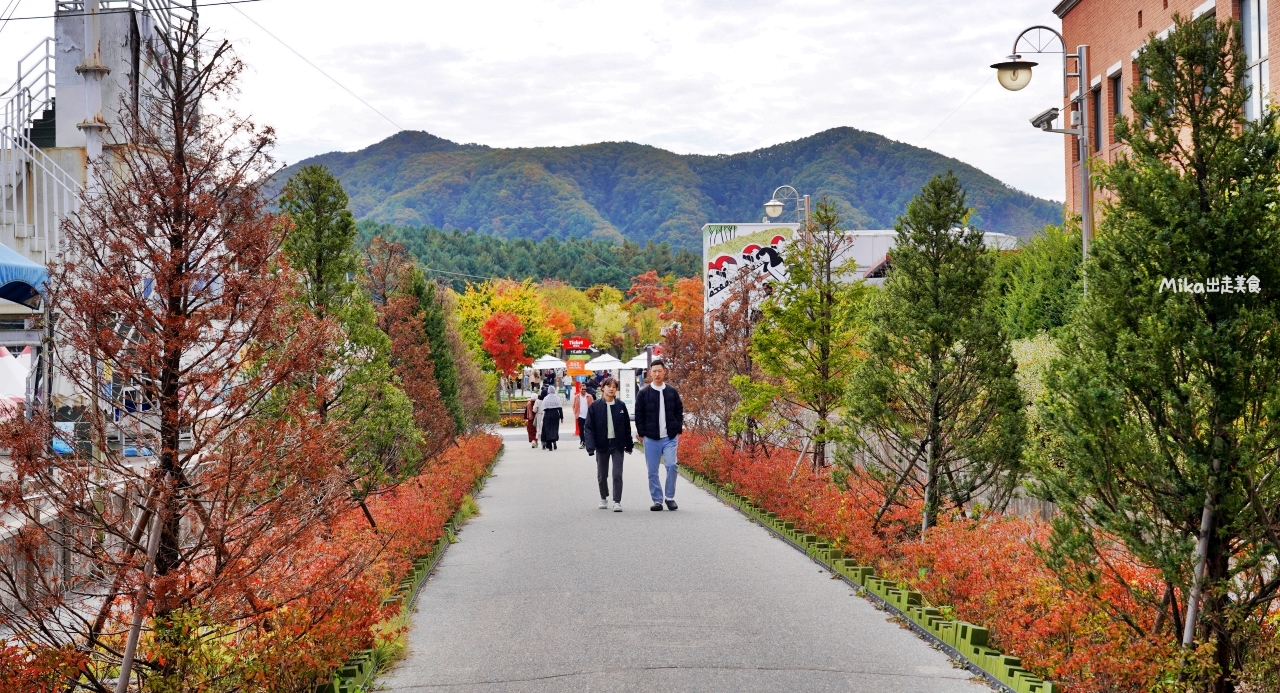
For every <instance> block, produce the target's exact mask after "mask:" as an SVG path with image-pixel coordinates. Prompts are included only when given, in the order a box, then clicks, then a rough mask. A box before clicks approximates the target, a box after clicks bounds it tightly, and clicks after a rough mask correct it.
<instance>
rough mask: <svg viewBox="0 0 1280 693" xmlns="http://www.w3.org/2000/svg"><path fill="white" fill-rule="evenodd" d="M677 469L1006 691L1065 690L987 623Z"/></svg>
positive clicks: (692, 472)
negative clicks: (999, 639) (928, 598)
mask: <svg viewBox="0 0 1280 693" xmlns="http://www.w3.org/2000/svg"><path fill="white" fill-rule="evenodd" d="M679 469H680V473H681V474H683V475H684V476H685V477H686V478H688V479H689V481H691V482H692V483H693V484H694V485H696V486H699V487H701V488H702V489H704V490H706V491H708V492H710V493H711V494H713V495H715V496H716V497H717V498H719V499H721V500H722V501H724V502H725V503H728V504H729V505H730V506H732V507H734V508H735V509H737V510H738V511H739V512H741V513H742V514H743V515H746V516H747V517H748V518H750V519H752V520H754V521H755V522H756V523H757V524H759V525H760V526H761V527H763V528H765V529H766V530H768V531H769V532H770V533H771V534H773V535H774V536H776V537H778V538H779V539H781V540H783V541H785V542H786V543H787V544H790V545H791V547H792V548H794V549H796V550H797V551H800V552H802V553H804V554H805V555H807V556H808V557H809V558H810V559H811V560H812V561H813V562H815V563H817V564H818V565H820V566H822V567H824V568H826V569H827V570H829V571H831V572H832V573H834V574H835V575H836V576H837V577H839V578H840V579H841V580H843V581H844V582H845V583H847V584H848V585H850V586H851V587H853V588H854V590H855V591H856V592H857V593H858V594H859V595H861V596H863V597H866V598H868V599H870V600H871V601H872V602H873V603H875V604H876V605H877V606H879V607H880V608H882V609H883V610H884V611H888V612H889V613H891V614H893V615H895V616H897V617H899V618H900V619H901V621H902V622H903V623H905V624H906V625H908V626H909V627H910V628H911V630H912V631H914V632H915V633H916V634H917V635H918V636H920V637H921V638H923V639H924V640H925V641H927V642H929V644H931V645H933V646H934V647H936V648H937V649H939V650H942V651H943V652H945V653H947V655H948V656H950V657H951V658H952V659H954V660H956V661H958V662H960V663H961V664H963V665H964V667H965V668H966V669H968V670H969V671H970V672H972V673H974V674H976V675H977V676H979V677H981V678H982V679H984V680H985V681H986V682H987V683H988V684H990V685H991V686H993V687H994V688H995V689H996V690H998V691H1001V692H1002V693H1061V690H1062V689H1061V688H1059V687H1057V686H1055V685H1054V684H1053V683H1051V682H1048V681H1043V680H1041V679H1040V678H1039V677H1037V676H1036V675H1035V674H1032V673H1031V672H1029V671H1027V670H1026V669H1023V668H1022V660H1021V659H1019V658H1018V657H1011V656H1008V655H1004V654H1002V653H1000V652H999V651H997V650H994V649H992V648H990V647H988V646H987V643H988V641H989V640H988V637H989V631H988V630H987V629H986V628H983V627H981V626H977V625H974V624H972V623H967V622H965V621H949V620H944V619H943V618H942V615H941V610H940V609H939V608H938V607H935V606H932V605H929V604H928V603H926V602H925V601H924V598H923V596H922V595H921V594H920V593H919V592H917V591H915V590H912V589H910V588H909V587H907V586H905V585H899V584H898V583H897V582H894V581H893V580H887V579H884V578H878V577H876V576H875V571H874V570H873V569H872V568H870V567H868V566H860V565H856V561H854V560H853V559H852V558H845V557H844V554H843V552H841V551H840V549H835V548H832V547H831V543H830V542H828V541H825V540H823V539H822V538H820V537H818V536H817V535H814V534H806V533H804V532H801V531H799V530H797V529H796V525H795V523H794V522H790V521H785V520H783V519H782V518H781V517H779V516H778V515H777V514H776V513H773V512H769V511H767V510H762V509H760V508H758V507H756V505H755V504H753V503H752V502H751V501H750V499H748V498H747V497H745V496H741V495H738V494H736V493H734V492H733V491H731V490H729V489H727V488H725V487H723V486H720V485H719V484H717V483H715V482H714V481H712V480H711V479H710V478H709V477H707V476H705V475H703V474H701V473H700V472H698V471H695V470H692V469H689V468H688V467H685V466H683V465H682V466H680V467H679Z"/></svg>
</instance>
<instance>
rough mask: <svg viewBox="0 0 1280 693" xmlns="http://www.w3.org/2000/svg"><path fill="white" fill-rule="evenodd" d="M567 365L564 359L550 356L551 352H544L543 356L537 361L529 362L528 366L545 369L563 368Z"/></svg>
mask: <svg viewBox="0 0 1280 693" xmlns="http://www.w3.org/2000/svg"><path fill="white" fill-rule="evenodd" d="M567 365H568V364H566V363H565V362H564V361H561V360H560V359H558V358H556V357H554V356H552V355H551V354H546V355H545V356H541V357H539V358H538V360H537V361H534V362H533V363H531V364H529V367H530V368H534V369H537V370H546V369H548V368H552V369H558V368H564V367H565V366H567Z"/></svg>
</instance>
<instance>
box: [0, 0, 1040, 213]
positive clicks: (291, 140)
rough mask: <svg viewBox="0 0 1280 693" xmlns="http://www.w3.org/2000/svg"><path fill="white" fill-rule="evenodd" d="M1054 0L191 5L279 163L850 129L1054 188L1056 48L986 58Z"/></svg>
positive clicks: (23, 11)
mask: <svg viewBox="0 0 1280 693" xmlns="http://www.w3.org/2000/svg"><path fill="white" fill-rule="evenodd" d="M15 1H17V2H18V3H19V4H18V6H17V8H16V10H15V11H14V14H13V16H15V17H25V16H32V15H47V14H51V13H52V10H53V7H54V0H0V10H3V9H4V8H5V6H7V5H8V6H11V3H13V2H15ZM1054 4H1055V3H1054V2H1053V1H1052V0H839V1H834V2H833V1H828V0H808V1H806V2H790V1H789V0H770V1H768V2H760V1H757V0H596V1H594V2H573V1H570V0H560V1H556V0H467V1H466V2H456V1H454V2H439V1H437V0H425V1H424V0H418V1H415V2H411V1H409V0H360V1H359V2H337V1H336V0H260V1H258V2H249V3H246V4H240V5H235V6H227V5H222V6H208V7H204V8H203V9H202V10H201V18H202V22H203V24H204V25H205V27H207V28H209V29H211V30H212V31H213V32H214V34H215V35H217V36H222V37H225V38H227V39H230V40H231V41H233V42H234V43H235V45H236V47H237V50H238V51H239V53H240V55H241V56H242V57H243V58H244V59H245V61H246V62H247V63H248V65H249V71H248V74H247V75H246V76H245V79H244V82H243V85H242V104H241V105H240V109H241V110H242V111H245V112H249V113H252V114H254V116H255V118H256V119H257V120H258V121H259V122H262V123H267V124H270V125H273V126H275V127H276V129H277V131H278V134H279V148H278V150H277V154H278V156H279V157H280V158H281V159H282V160H283V161H285V162H294V161H297V160H299V159H302V158H305V157H307V156H310V155H312V154H317V153H321V152H327V151H332V150H335V149H336V150H354V149H359V148H362V147H365V146H367V145H369V144H372V143H374V142H377V141H379V140H381V139H383V138H385V137H387V136H389V135H391V134H393V133H394V132H396V131H397V130H398V129H415V130H425V131H427V132H430V133H432V134H434V135H438V136H440V137H444V138H447V139H450V140H454V141H457V142H478V143H482V144H488V145H493V146H503V147H523V146H561V145H573V144H583V143H589V142H600V141H618V140H626V141H634V142H641V143H644V144H651V145H654V146H658V147H663V148H666V149H670V150H672V151H676V152H680V153H701V154H716V153H733V152H740V151H745V150H750V149H755V148H758V147H762V146H767V145H771V144H777V143H780V142H787V141H790V140H794V139H798V138H801V137H805V136H807V135H812V134H814V133H816V132H820V131H822V130H825V129H827V128H832V127H837V126H844V125H847V126H852V127H856V128H860V129H863V130H870V131H872V132H877V133H880V134H882V135H885V136H886V137H890V138H892V139H895V140H899V141H902V142H906V143H909V144H914V145H918V146H922V147H927V148H929V149H933V150H935V151H938V152H941V153H943V154H946V155H948V156H953V157H955V158H958V159H960V160H962V161H965V162H967V163H970V164H973V165H975V166H977V167H978V168H981V169H983V170H985V171H987V172H988V173H990V174H992V175H994V176H996V177H997V178H999V179H1000V180H1002V181H1004V182H1006V183H1008V184H1009V185H1011V186H1013V187H1015V188H1019V189H1022V190H1025V191H1027V192H1030V193H1033V194H1035V195H1039V196H1041V197H1047V198H1050V199H1054V200H1061V199H1062V198H1063V173H1062V155H1063V146H1062V144H1063V143H1062V137H1061V136H1060V135H1048V134H1044V133H1041V132H1039V131H1038V130H1035V129H1034V128H1032V127H1031V125H1030V124H1029V123H1028V118H1030V117H1031V116H1032V115H1035V114H1036V113H1038V112H1040V111H1042V110H1044V109H1045V108H1048V107H1049V106H1055V105H1060V98H1061V78H1060V76H1059V75H1060V74H1061V72H1060V70H1061V58H1060V57H1059V56H1057V55H1052V56H1043V57H1042V58H1041V62H1042V65H1043V67H1042V68H1041V70H1040V71H1039V72H1038V73H1037V76H1036V78H1035V79H1034V80H1033V81H1032V84H1031V86H1029V87H1028V88H1027V89H1025V90H1023V91H1021V92H1017V93H1012V92H1006V91H1004V90H1003V89H1001V88H1000V87H999V85H998V84H997V83H996V81H995V79H994V78H993V74H994V71H993V70H991V69H990V68H988V65H989V64H991V63H993V62H996V61H997V60H999V59H1001V58H1002V57H1003V56H1004V55H1005V54H1007V53H1008V52H1009V49H1010V47H1011V44H1012V41H1013V38H1014V37H1015V36H1016V35H1017V33H1018V32H1019V31H1020V30H1022V29H1023V28H1025V27H1027V26H1030V25H1033V24H1047V25H1049V26H1054V27H1057V26H1059V23H1058V20H1057V17H1055V16H1054V15H1053V14H1052V12H1051V11H1050V10H1051V9H1052V7H1053V5H1054ZM248 18H252V20H253V21H256V22H257V23H258V24H260V25H261V27H262V28H259V27H258V26H255V24H254V23H253V22H251V21H250V20H249V19H248ZM264 29H265V31H264ZM52 31H53V20H51V19H32V20H23V21H13V22H9V23H8V24H7V25H6V26H5V27H4V28H3V29H2V30H0V76H2V75H4V74H6V72H5V71H6V70H12V69H13V67H12V66H14V65H15V61H16V59H17V58H18V57H20V56H21V54H22V53H24V52H25V51H26V50H27V49H28V48H30V46H32V45H34V44H35V43H36V42H37V41H38V40H39V39H40V38H42V37H43V36H47V35H51V34H52ZM267 32H270V34H274V35H275V36H276V37H278V39H279V40H277V39H276V38H272V37H271V36H270V35H269V34H268V33H267ZM281 42H283V44H287V45H288V46H290V47H292V48H293V49H294V50H295V51H297V53H300V54H301V55H302V56H304V57H305V58H306V59H308V60H310V61H311V62H313V63H315V64H316V65H317V66H319V68H321V69H322V70H323V71H324V72H327V73H328V74H329V75H331V76H332V77H333V78H335V79H336V80H337V81H338V82H340V83H341V84H342V85H344V86H345V87H347V88H348V89H350V90H351V91H352V92H355V94H357V95H359V97H360V98H362V99H364V100H365V101H367V102H369V103H370V104H372V105H373V107H375V108H376V109H377V110H378V111H381V112H382V113H383V114H385V116H386V118H384V117H382V116H380V115H378V114H377V113H375V112H374V111H372V110H370V108H369V107H368V106H365V105H364V104H362V103H361V102H360V101H359V100H358V99H357V98H355V97H353V96H352V95H350V94H348V93H347V92H345V91H343V89H342V88H341V87H339V86H337V85H335V84H334V83H333V82H332V81H330V80H329V79H328V78H326V77H325V76H324V75H323V74H321V73H320V72H319V71H317V70H316V69H315V68H313V67H311V66H309V65H308V64H307V63H306V62H304V60H302V59H301V58H299V57H298V56H296V55H295V54H294V53H292V52H290V50H289V49H288V48H286V47H285V45H282V43H281ZM6 65H8V66H10V67H8V68H6V67H5V66H6ZM1046 68H1047V69H1046ZM966 99H968V100H967V101H966ZM957 108H958V110H957ZM953 111H954V114H953ZM948 116H949V117H948ZM785 182H786V181H779V184H781V183H785Z"/></svg>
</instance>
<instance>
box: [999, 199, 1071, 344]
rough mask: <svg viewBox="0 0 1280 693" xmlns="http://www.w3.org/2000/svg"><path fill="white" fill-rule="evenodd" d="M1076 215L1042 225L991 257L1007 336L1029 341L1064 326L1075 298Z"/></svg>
mask: <svg viewBox="0 0 1280 693" xmlns="http://www.w3.org/2000/svg"><path fill="white" fill-rule="evenodd" d="M1080 240H1081V239H1080V225H1079V219H1078V218H1076V219H1074V220H1073V221H1072V222H1069V223H1067V224H1064V225H1063V226H1046V227H1045V229H1044V231H1043V232H1041V233H1038V234H1036V235H1035V237H1033V238H1032V239H1031V240H1030V241H1029V242H1027V243H1026V245H1024V246H1023V247H1022V248H1020V249H1019V250H1017V251H1016V252H1006V253H1002V254H1001V255H1000V256H999V258H998V259H997V260H996V276H997V279H996V281H997V283H998V284H999V286H1000V299H999V301H1000V306H999V318H1000V321H1001V324H1002V325H1003V326H1004V329H1005V333H1006V334H1008V336H1009V339H1030V338H1032V337H1035V336H1036V335H1037V334H1038V333H1040V332H1050V331H1053V330H1056V329H1058V328H1059V327H1062V326H1063V325H1065V324H1067V322H1068V321H1069V320H1070V317H1071V311H1073V310H1075V306H1076V304H1077V303H1078V302H1079V300H1080V296H1081V294H1082V287H1081V285H1080V264H1081V261H1082V258H1081V253H1080Z"/></svg>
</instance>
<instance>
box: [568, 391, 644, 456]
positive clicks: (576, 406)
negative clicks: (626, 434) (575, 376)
mask: <svg viewBox="0 0 1280 693" xmlns="http://www.w3.org/2000/svg"><path fill="white" fill-rule="evenodd" d="M594 401H595V397H594V396H593V395H591V393H589V392H587V391H586V390H585V389H584V388H583V387H582V383H577V384H576V385H575V387H574V393H573V422H574V430H573V433H574V435H576V436H578V447H579V448H584V447H586V444H585V441H584V440H583V437H582V426H583V423H584V422H585V421H586V420H587V408H588V407H590V406H591V403H592V402H594ZM628 429H630V427H629V426H628Z"/></svg>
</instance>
